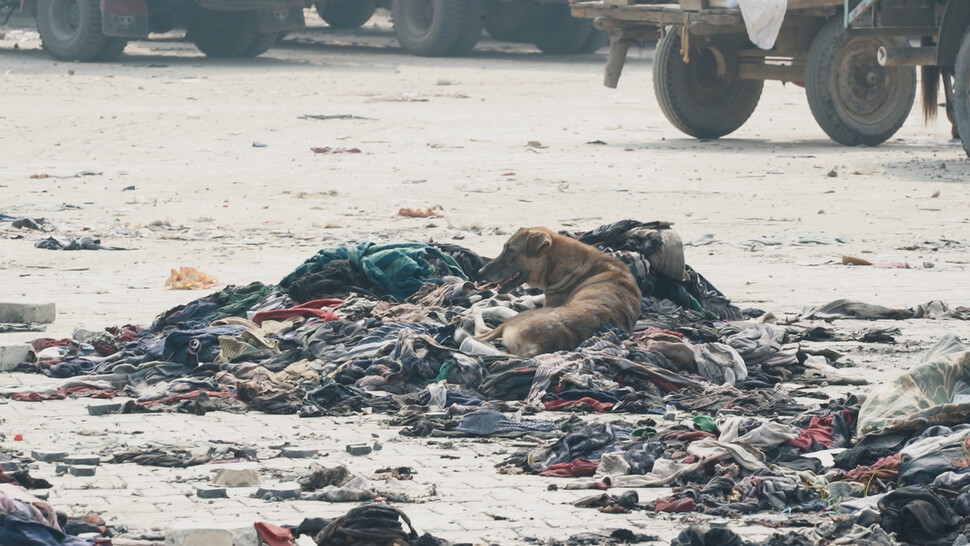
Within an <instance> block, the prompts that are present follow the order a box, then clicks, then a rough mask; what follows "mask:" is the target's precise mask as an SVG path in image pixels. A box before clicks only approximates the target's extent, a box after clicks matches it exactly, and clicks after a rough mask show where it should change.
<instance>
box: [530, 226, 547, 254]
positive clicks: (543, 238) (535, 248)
mask: <svg viewBox="0 0 970 546" xmlns="http://www.w3.org/2000/svg"><path fill="white" fill-rule="evenodd" d="M551 245H552V236H550V235H549V234H548V233H546V232H544V231H530V232H529V235H528V236H527V237H526V239H525V251H526V254H527V255H528V256H535V255H537V254H539V253H540V252H542V251H543V250H544V249H546V248H548V247H549V246H551Z"/></svg>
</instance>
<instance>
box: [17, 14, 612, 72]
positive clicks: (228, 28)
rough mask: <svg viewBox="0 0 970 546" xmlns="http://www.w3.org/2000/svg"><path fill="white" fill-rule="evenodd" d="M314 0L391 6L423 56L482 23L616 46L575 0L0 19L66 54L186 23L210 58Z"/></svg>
mask: <svg viewBox="0 0 970 546" xmlns="http://www.w3.org/2000/svg"><path fill="white" fill-rule="evenodd" d="M308 1H309V2H310V3H307V2H308ZM310 6H313V7H315V9H316V10H317V12H318V13H319V15H320V17H321V18H322V19H323V20H324V21H326V22H327V23H328V24H329V25H330V26H331V27H334V28H339V29H350V28H356V27H359V26H361V25H363V24H364V23H365V22H367V21H368V20H369V19H370V18H371V16H372V15H373V14H374V12H375V10H377V8H386V9H388V10H390V12H391V18H392V23H393V26H394V32H395V35H396V36H397V39H398V42H400V44H401V47H402V48H403V49H404V50H405V51H407V52H409V53H411V54H413V55H419V56H428V57H443V56H458V55H465V54H467V53H469V52H470V51H471V50H472V49H473V48H474V47H475V44H477V43H478V41H479V39H480V38H481V36H482V31H483V30H485V31H487V32H488V33H489V34H490V35H491V36H492V37H493V38H495V39H496V40H500V41H511V42H528V43H533V44H535V45H536V46H537V47H538V48H539V49H540V50H541V51H543V52H545V53H550V54H571V53H588V52H592V51H595V50H597V49H599V48H601V47H603V46H605V45H606V44H607V38H606V34H605V33H603V32H601V31H598V30H596V29H594V28H593V24H592V21H589V20H587V19H581V18H574V17H573V16H572V15H571V13H570V8H569V4H568V2H567V0H548V1H547V0H0V21H4V18H6V19H9V17H10V15H11V14H12V13H13V12H14V11H16V10H20V11H22V12H24V13H26V14H28V15H33V16H35V17H36V20H37V28H38V30H39V32H40V36H41V40H42V42H43V47H44V49H45V50H46V51H47V52H48V53H49V54H50V55H51V56H52V57H54V58H55V59H59V60H64V61H111V60H114V59H116V58H117V57H118V56H120V55H121V53H122V52H123V51H124V49H125V45H126V44H127V42H128V40H129V39H133V38H145V37H147V36H148V35H149V33H158V32H167V31H169V30H171V29H173V28H184V29H186V38H187V39H188V40H189V41H191V42H193V43H194V44H195V45H196V46H197V47H198V48H199V49H200V50H201V51H202V52H203V53H205V54H206V55H208V56H210V57H255V56H257V55H260V54H262V53H264V52H266V51H267V50H268V49H269V48H270V47H271V46H272V45H273V44H274V43H275V42H276V41H277V37H279V36H280V35H282V34H283V33H285V32H287V31H290V30H296V29H299V28H302V27H303V26H304V24H305V22H304V16H303V9H304V8H306V7H310ZM4 13H6V15H4Z"/></svg>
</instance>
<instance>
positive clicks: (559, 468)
mask: <svg viewBox="0 0 970 546" xmlns="http://www.w3.org/2000/svg"><path fill="white" fill-rule="evenodd" d="M599 465H600V462H599V461H591V460H589V459H583V458H579V459H576V460H574V461H573V462H571V463H556V464H554V465H549V468H546V469H545V470H543V471H542V472H540V473H539V475H540V476H553V477H556V478H580V477H584V476H592V475H593V474H595V473H596V469H597V468H599Z"/></svg>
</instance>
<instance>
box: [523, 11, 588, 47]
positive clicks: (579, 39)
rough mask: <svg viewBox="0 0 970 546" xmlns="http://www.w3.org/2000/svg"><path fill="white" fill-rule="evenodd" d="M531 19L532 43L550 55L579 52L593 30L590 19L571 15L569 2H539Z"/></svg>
mask: <svg viewBox="0 0 970 546" xmlns="http://www.w3.org/2000/svg"><path fill="white" fill-rule="evenodd" d="M533 21H534V25H535V26H534V27H533V30H532V31H533V36H532V43H534V44H535V45H536V47H538V48H539V50H540V51H542V52H543V53H548V54H550V55H564V54H570V53H579V51H580V50H581V49H582V48H583V46H584V45H586V42H587V40H589V37H590V36H591V35H592V34H593V32H594V31H595V29H594V28H593V21H592V20H590V19H577V18H575V17H573V16H572V14H571V13H570V12H569V4H541V5H539V6H538V17H537V18H536V19H534V20H533Z"/></svg>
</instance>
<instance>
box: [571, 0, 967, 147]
mask: <svg viewBox="0 0 970 546" xmlns="http://www.w3.org/2000/svg"><path fill="white" fill-rule="evenodd" d="M755 4H757V3H755ZM765 4H766V2H762V3H760V4H759V5H762V6H763V5H765ZM743 8H744V4H742V5H741V6H740V7H738V5H737V1H736V0H735V1H732V0H680V1H679V3H666V2H659V3H658V2H657V1H655V0H575V1H574V2H573V3H572V12H573V15H574V16H576V17H583V18H588V19H591V20H593V21H594V25H595V26H596V27H597V28H600V29H602V30H604V31H606V32H608V33H609V37H610V46H609V47H610V49H609V53H608V55H607V59H606V67H605V71H604V84H605V85H606V86H608V87H616V86H617V83H618V81H619V78H620V75H621V73H622V70H623V65H624V63H625V60H626V54H627V51H628V50H629V48H630V46H631V45H632V44H635V43H638V42H640V41H643V40H648V39H659V42H658V43H657V49H656V52H655V55H654V61H653V86H654V91H655V94H656V97H657V102H658V104H659V106H660V109H661V111H662V112H663V114H664V115H665V116H666V117H667V119H668V120H669V121H670V122H671V124H672V125H674V127H676V128H677V129H679V130H681V131H682V132H684V133H686V134H688V135H690V136H693V137H696V138H702V139H707V138H720V137H722V136H725V135H728V134H730V133H732V132H733V131H735V130H737V129H738V128H740V127H741V126H742V125H743V124H744V122H745V121H747V119H748V118H749V117H750V116H751V114H752V113H753V112H754V110H755V108H756V107H757V105H758V101H759V99H760V97H761V94H762V90H763V86H764V82H765V81H766V80H776V81H781V82H792V83H794V84H797V85H800V86H804V88H805V95H806V98H807V100H808V105H809V107H810V109H811V112H812V115H813V117H814V118H815V120H816V122H817V123H818V125H819V126H820V127H821V129H822V130H823V131H824V132H825V133H826V134H827V135H828V136H829V137H830V138H831V139H832V140H834V141H836V142H838V143H840V144H843V145H847V146H858V145H866V146H876V145H878V144H881V143H883V142H885V141H886V140H888V139H889V138H890V137H892V136H893V135H894V134H895V133H896V132H897V131H898V130H899V128H900V127H901V126H902V125H903V123H904V121H905V120H906V118H907V117H908V116H909V114H910V111H911V109H912V106H913V104H914V102H915V96H916V87H917V70H916V67H920V71H921V73H922V77H921V78H919V81H920V83H921V86H922V108H923V113H924V116H925V117H926V118H934V117H935V116H936V115H937V112H938V109H939V106H938V104H937V95H938V93H939V91H938V90H939V88H940V84H941V83H942V87H943V90H944V93H945V97H946V112H947V116H948V117H949V118H950V120H951V122H952V124H953V131H952V132H953V135H954V136H955V137H956V136H962V137H963V138H962V144H963V147H964V150H965V151H966V152H967V153H968V155H970V104H968V102H970V34H968V28H970V2H968V1H967V0H787V3H786V2H785V1H784V0H780V9H781V10H782V11H783V17H778V18H776V19H777V23H778V24H777V28H775V29H774V30H775V35H774V36H773V38H774V39H773V40H769V42H770V43H762V44H760V46H759V45H755V43H754V39H759V40H760V39H761V38H762V36H757V37H756V33H763V31H764V29H765V28H766V27H765V25H764V24H762V23H764V21H760V22H759V23H758V24H755V25H748V24H747V23H749V22H752V21H753V19H754V17H758V16H759V15H760V14H758V13H754V14H753V13H747V14H746V13H744V12H743ZM752 29H753V30H754V31H755V32H752Z"/></svg>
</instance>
